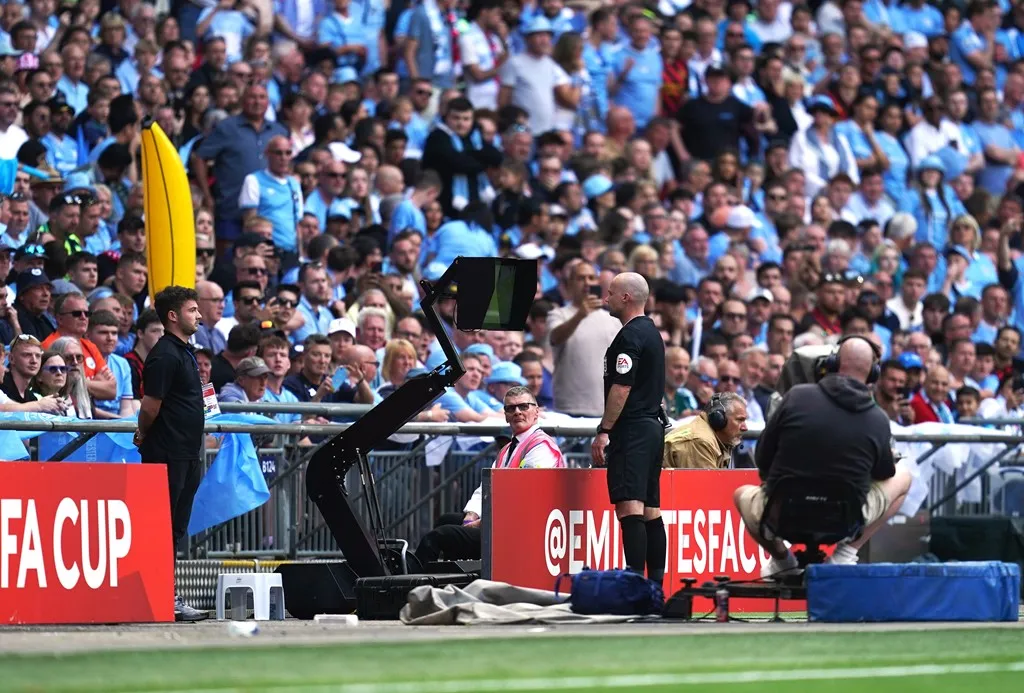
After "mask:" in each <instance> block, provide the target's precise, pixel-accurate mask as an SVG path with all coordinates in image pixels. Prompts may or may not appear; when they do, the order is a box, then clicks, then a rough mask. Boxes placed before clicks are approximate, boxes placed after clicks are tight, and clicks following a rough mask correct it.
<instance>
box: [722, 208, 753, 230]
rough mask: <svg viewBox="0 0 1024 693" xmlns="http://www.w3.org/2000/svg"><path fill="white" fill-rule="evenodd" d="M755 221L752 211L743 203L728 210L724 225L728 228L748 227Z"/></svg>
mask: <svg viewBox="0 0 1024 693" xmlns="http://www.w3.org/2000/svg"><path fill="white" fill-rule="evenodd" d="M755 223H756V219H755V218H754V213H753V212H752V211H750V208H749V207H744V206H743V205H739V206H737V207H733V208H732V209H731V210H729V217H728V218H727V219H726V221H725V225H726V227H727V228H730V229H749V228H753V227H754V224H755Z"/></svg>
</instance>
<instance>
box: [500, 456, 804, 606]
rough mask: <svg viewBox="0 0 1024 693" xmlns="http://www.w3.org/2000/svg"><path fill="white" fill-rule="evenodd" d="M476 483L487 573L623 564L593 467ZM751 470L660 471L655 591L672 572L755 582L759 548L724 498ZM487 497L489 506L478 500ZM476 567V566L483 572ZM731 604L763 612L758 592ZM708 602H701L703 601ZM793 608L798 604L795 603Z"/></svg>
mask: <svg viewBox="0 0 1024 693" xmlns="http://www.w3.org/2000/svg"><path fill="white" fill-rule="evenodd" d="M484 473H485V474H488V473H489V474H490V490H489V494H488V491H487V482H486V481H485V484H484V487H485V491H484V503H485V506H484V516H485V518H489V520H490V537H489V542H485V547H484V549H485V551H487V550H488V549H489V555H486V556H485V559H484V561H485V570H486V568H487V567H488V566H489V568H490V578H491V579H492V580H499V581H501V582H509V583H513V584H516V585H522V586H524V587H536V588H539V589H546V590H550V589H552V588H553V586H554V584H555V579H556V578H557V577H558V576H559V575H561V574H563V573H578V572H580V571H581V570H583V568H584V567H587V568H592V569H594V570H607V569H610V568H621V567H623V566H624V565H625V562H624V560H623V555H622V540H621V535H620V533H619V523H618V522H617V521H616V519H615V509H614V508H613V507H612V505H611V504H610V503H609V502H608V486H607V482H606V481H605V471H604V470H603V469H492V470H485V472H484ZM756 483H759V479H758V476H757V472H756V471H755V470H721V471H716V470H665V471H663V472H662V474H661V508H662V516H663V517H664V521H665V532H666V534H667V538H668V560H667V562H666V572H665V584H664V587H665V593H666V595H671V594H672V593H674V592H675V591H676V590H678V589H679V588H680V587H682V583H681V582H680V579H681V578H684V577H694V578H697V584H701V583H702V582H704V581H705V580H712V579H713V578H714V576H716V575H728V576H730V577H732V578H733V579H736V580H755V579H759V578H760V576H761V566H762V565H764V564H766V563H767V562H768V560H769V558H770V557H769V555H768V553H767V552H766V551H764V549H762V548H761V547H759V546H758V545H757V544H756V543H755V542H754V540H753V539H751V538H750V536H749V535H748V534H747V532H746V529H745V527H744V525H743V520H742V519H741V518H740V516H739V513H738V512H737V511H736V508H735V506H734V505H733V502H732V495H733V492H734V491H735V490H736V488H737V487H739V486H742V485H744V484H756ZM488 498H489V508H488V505H487V503H488ZM485 575H486V573H485ZM741 601H743V602H744V604H737V606H738V607H740V610H742V609H743V608H746V609H747V610H758V611H760V610H764V609H766V608H771V606H766V604H767V602H765V601H764V600H741ZM709 604H710V602H709ZM800 608H803V607H802V606H801V607H800Z"/></svg>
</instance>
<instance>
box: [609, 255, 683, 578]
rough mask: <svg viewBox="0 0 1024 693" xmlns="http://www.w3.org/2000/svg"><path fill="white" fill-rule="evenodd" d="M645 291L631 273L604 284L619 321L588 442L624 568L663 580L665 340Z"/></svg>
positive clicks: (640, 280) (644, 282) (641, 281)
mask: <svg viewBox="0 0 1024 693" xmlns="http://www.w3.org/2000/svg"><path fill="white" fill-rule="evenodd" d="M649 293H650V288H649V287H648V285H647V280H646V279H644V278H643V277H642V276H640V275H639V274H636V273H635V272H624V273H622V274H620V275H618V276H616V277H615V279H613V280H612V283H611V286H609V287H608V301H607V303H608V310H609V312H610V313H611V314H612V317H615V318H618V319H619V320H620V321H621V322H622V329H621V330H619V333H618V334H617V335H615V339H614V340H612V343H611V346H609V347H608V351H606V352H605V355H604V401H605V404H604V416H603V417H602V418H601V424H600V426H599V427H598V429H597V437H596V438H594V443H593V445H592V447H591V454H592V456H593V458H594V464H595V465H597V466H598V467H603V466H605V465H606V464H607V466H608V495H609V497H610V500H611V502H612V503H614V504H615V516H616V517H618V518H619V524H620V526H621V528H622V549H623V551H624V553H625V555H626V567H627V568H628V569H629V570H632V571H634V572H636V573H640V574H641V575H643V573H644V565H645V564H646V565H647V577H648V578H649V579H650V580H652V581H654V582H656V583H658V584H659V585H660V584H661V583H662V581H663V579H664V576H665V549H666V541H665V524H664V522H662V519H661V489H660V485H659V484H660V481H661V460H662V455H663V453H664V447H665V426H664V423H663V421H664V420H665V419H664V418H663V417H664V414H663V413H662V409H661V399H662V394H663V390H664V389H665V343H664V341H662V338H661V334H660V333H659V332H658V328H657V327H655V325H654V321H653V320H651V319H650V318H649V317H647V316H646V315H645V314H644V307H645V306H646V305H647V297H648V295H649Z"/></svg>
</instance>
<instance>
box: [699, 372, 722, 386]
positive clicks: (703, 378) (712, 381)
mask: <svg viewBox="0 0 1024 693" xmlns="http://www.w3.org/2000/svg"><path fill="white" fill-rule="evenodd" d="M697 378H698V379H699V380H700V381H701V382H702V383H704V384H705V385H710V386H711V387H715V386H716V385H718V380H717V379H716V378H712V377H711V376H709V375H698V376H697Z"/></svg>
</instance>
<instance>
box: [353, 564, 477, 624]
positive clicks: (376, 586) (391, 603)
mask: <svg viewBox="0 0 1024 693" xmlns="http://www.w3.org/2000/svg"><path fill="white" fill-rule="evenodd" d="M479 577H480V575H479V574H474V573H442V574H438V575H423V574H420V575H388V576H385V577H365V578H359V579H358V580H356V614H357V615H358V616H359V618H360V619H361V620H364V621H394V620H397V619H398V613H399V612H400V611H401V610H402V607H403V606H405V603H406V601H407V599H408V597H409V592H411V591H412V589H413V588H414V587H420V586H421V585H429V586H431V587H444V586H445V585H455V586H457V587H465V586H466V585H468V584H469V583H471V582H473V581H474V580H476V579H477V578H479Z"/></svg>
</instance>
